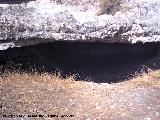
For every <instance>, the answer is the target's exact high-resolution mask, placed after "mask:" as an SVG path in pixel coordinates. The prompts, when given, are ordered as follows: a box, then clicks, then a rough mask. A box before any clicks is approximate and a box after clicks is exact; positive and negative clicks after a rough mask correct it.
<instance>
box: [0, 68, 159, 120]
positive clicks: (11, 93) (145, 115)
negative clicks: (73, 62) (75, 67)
mask: <svg viewBox="0 0 160 120" xmlns="http://www.w3.org/2000/svg"><path fill="white" fill-rule="evenodd" d="M0 80H1V83H0V85H1V88H0V89H1V107H2V111H1V112H2V114H3V115H4V114H23V115H24V114H42V115H50V114H52V115H54V114H55V115H59V117H58V118H54V119H62V120H63V119H65V120H66V119H68V120H70V119H75V120H87V119H88V120H145V119H146V120H147V119H151V120H158V119H160V101H159V99H160V70H159V71H153V72H150V73H149V74H146V75H143V76H138V77H135V78H133V79H132V80H129V81H124V82H121V83H117V84H97V83H92V82H85V81H75V79H74V76H69V77H68V78H66V79H64V78H61V76H60V74H53V75H51V74H47V73H44V74H41V75H40V74H38V73H34V74H27V73H14V72H13V73H7V74H3V75H2V76H1V77H0ZM61 115H74V117H63V118H62V117H60V116H61ZM0 117H1V118H2V116H0ZM3 119H6V120H8V119H9V118H3ZM26 119H27V118H26ZM28 119H29V118H28ZM35 119H36V118H35ZM37 119H38V120H39V119H49V118H47V117H45V118H37ZM52 119H53V118H52Z"/></svg>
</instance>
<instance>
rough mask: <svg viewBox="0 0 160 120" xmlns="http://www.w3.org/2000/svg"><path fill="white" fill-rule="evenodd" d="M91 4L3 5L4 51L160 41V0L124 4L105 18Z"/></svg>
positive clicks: (0, 45)
mask: <svg viewBox="0 0 160 120" xmlns="http://www.w3.org/2000/svg"><path fill="white" fill-rule="evenodd" d="M82 1H84V0H82ZM88 1H90V2H84V4H80V5H78V6H77V5H73V4H71V3H72V1H67V2H63V1H62V3H58V2H57V1H54V0H52V1H50V0H46V1H45V0H37V1H30V2H28V3H22V4H0V50H5V49H8V48H12V47H21V46H27V45H35V44H40V43H48V42H54V41H82V42H86V41H89V42H95V41H100V42H105V43H114V42H118V43H137V42H143V43H145V42H159V41H160V22H159V21H160V12H159V11H160V8H159V6H160V2H159V0H147V1H146V0H121V2H120V4H118V6H119V7H120V9H118V10H117V11H116V12H115V13H114V14H102V15H97V14H96V13H97V9H98V6H97V4H92V3H93V2H92V0H88ZM82 3H83V2H82Z"/></svg>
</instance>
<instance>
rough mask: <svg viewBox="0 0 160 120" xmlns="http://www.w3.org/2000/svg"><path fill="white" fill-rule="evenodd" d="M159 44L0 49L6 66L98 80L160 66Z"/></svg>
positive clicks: (1, 62)
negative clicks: (56, 72)
mask: <svg viewBox="0 0 160 120" xmlns="http://www.w3.org/2000/svg"><path fill="white" fill-rule="evenodd" d="M159 50H160V45H159V44H158V43H145V44H143V43H136V44H122V43H112V44H106V43H101V42H62V41H61V42H54V43H46V44H39V45H35V46H26V47H21V48H12V49H8V50H5V51H0V65H2V66H3V67H2V68H1V72H2V73H3V72H4V71H5V69H10V70H13V69H14V70H20V71H27V72H32V71H33V70H35V69H36V71H38V72H55V71H59V70H60V71H61V73H62V75H63V76H64V77H65V76H66V75H72V74H77V79H81V80H87V81H88V80H89V81H90V80H91V81H94V82H98V83H101V82H103V83H115V82H120V81H123V80H127V79H129V78H130V77H132V76H134V75H135V74H137V73H142V72H147V71H148V68H150V69H159V68H160V63H159V61H160V53H159Z"/></svg>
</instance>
